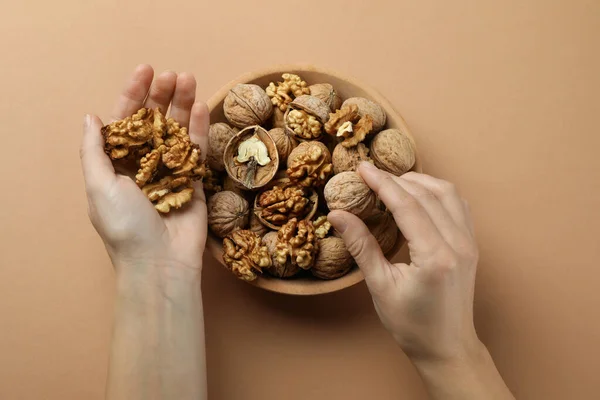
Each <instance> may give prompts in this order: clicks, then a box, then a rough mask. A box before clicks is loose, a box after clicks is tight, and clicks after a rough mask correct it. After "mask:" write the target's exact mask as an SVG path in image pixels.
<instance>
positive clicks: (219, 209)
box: [207, 190, 250, 238]
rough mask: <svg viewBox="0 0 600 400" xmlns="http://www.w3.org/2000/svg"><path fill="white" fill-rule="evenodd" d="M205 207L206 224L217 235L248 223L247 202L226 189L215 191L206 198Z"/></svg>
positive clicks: (222, 235)
mask: <svg viewBox="0 0 600 400" xmlns="http://www.w3.org/2000/svg"><path fill="white" fill-rule="evenodd" d="M207 208H208V226H209V227H210V229H211V230H212V231H213V232H214V233H215V235H217V236H218V237H221V238H222V237H225V236H227V235H229V234H230V233H231V232H234V231H236V230H238V229H244V228H245V227H246V226H247V225H248V218H249V215H250V214H249V205H248V202H247V201H246V199H244V198H243V197H241V196H240V195H238V194H236V193H233V192H230V191H227V190H225V191H222V192H218V193H215V194H214V195H212V196H211V197H210V199H209V200H208V204H207Z"/></svg>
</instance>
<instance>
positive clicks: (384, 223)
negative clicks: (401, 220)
mask: <svg viewBox="0 0 600 400" xmlns="http://www.w3.org/2000/svg"><path fill="white" fill-rule="evenodd" d="M365 223H366V224H367V227H368V228H369V230H370V231H371V234H372V235H373V236H374V237H375V239H376V240H377V243H379V247H381V251H382V252H383V254H388V253H389V252H390V251H392V250H393V249H394V247H395V246H396V242H397V241H398V237H399V236H400V230H399V229H398V225H397V224H396V221H395V220H394V216H393V215H392V214H391V213H389V212H384V213H381V214H378V215H375V216H373V217H371V218H368V219H367V220H366V221H365Z"/></svg>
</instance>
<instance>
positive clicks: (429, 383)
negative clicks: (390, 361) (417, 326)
mask: <svg viewBox="0 0 600 400" xmlns="http://www.w3.org/2000/svg"><path fill="white" fill-rule="evenodd" d="M413 364H414V365H415V367H416V368H417V371H418V372H419V374H420V375H421V378H422V379H423V382H424V383H425V386H426V388H427V390H428V392H429V395H430V396H431V398H432V399H434V400H455V399H456V400H471V399H473V400H480V399H487V400H514V396H513V395H512V394H511V392H510V390H509V389H508V388H507V387H506V385H505V383H504V381H503V379H502V377H501V376H500V373H499V372H498V370H497V369H496V366H495V365H494V361H493V360H492V357H491V356H490V354H489V352H488V351H487V349H486V348H485V346H484V345H483V344H482V345H481V346H480V349H479V350H478V351H477V352H476V354H472V355H471V356H469V357H465V358H464V359H461V360H456V361H439V360H435V361H433V360H427V361H413Z"/></svg>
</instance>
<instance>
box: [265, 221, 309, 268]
mask: <svg viewBox="0 0 600 400" xmlns="http://www.w3.org/2000/svg"><path fill="white" fill-rule="evenodd" d="M262 240H263V244H264V245H265V246H267V250H268V252H269V255H270V256H271V266H270V267H269V268H267V272H268V273H269V274H270V275H273V276H275V277H277V278H291V277H292V276H294V275H296V274H298V272H300V271H301V270H302V269H301V268H300V267H299V266H298V265H297V264H293V263H292V262H291V261H290V260H286V262H285V263H284V264H279V263H278V262H277V258H276V257H275V255H276V252H277V232H269V233H267V234H266V235H265V236H263V239H262Z"/></svg>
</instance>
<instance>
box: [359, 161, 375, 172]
mask: <svg viewBox="0 0 600 400" xmlns="http://www.w3.org/2000/svg"><path fill="white" fill-rule="evenodd" d="M359 167H360V168H364V169H365V170H366V171H376V170H377V167H375V166H374V165H373V164H372V163H370V162H368V161H361V162H360V164H359Z"/></svg>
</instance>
